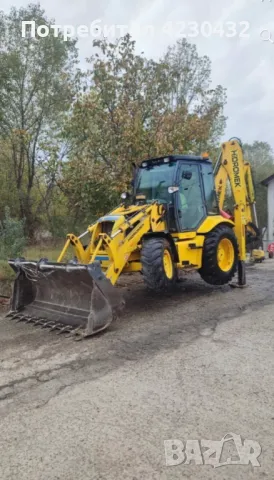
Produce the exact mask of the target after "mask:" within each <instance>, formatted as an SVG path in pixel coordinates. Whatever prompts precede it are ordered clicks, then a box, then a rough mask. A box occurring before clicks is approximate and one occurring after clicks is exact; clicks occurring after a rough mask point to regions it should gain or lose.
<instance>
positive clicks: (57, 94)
mask: <svg viewBox="0 0 274 480" xmlns="http://www.w3.org/2000/svg"><path fill="white" fill-rule="evenodd" d="M30 20H32V21H35V22H36V27H38V26H39V25H47V26H50V25H51V24H53V23H54V21H53V20H49V19H48V18H47V17H46V16H45V12H44V10H43V9H41V7H40V5H39V4H30V5H28V6H27V7H26V8H20V9H18V10H17V9H16V8H12V9H11V11H10V13H9V14H8V15H5V14H4V13H3V12H1V14H0V44H1V50H0V64H1V70H0V140H1V141H2V142H4V143H5V146H6V149H5V152H1V158H0V160H1V164H2V165H3V166H4V168H7V167H6V165H7V164H8V166H9V169H10V171H11V172H12V176H13V179H14V185H15V188H16V192H17V202H18V208H19V212H18V213H19V216H20V217H21V218H25V220H26V222H25V224H26V230H27V233H28V235H29V236H30V237H32V236H33V234H34V230H35V227H36V225H37V223H38V218H39V214H41V207H42V206H43V207H44V206H46V203H45V202H44V201H43V202H41V199H42V198H43V197H41V196H40V195H39V188H38V187H39V185H38V179H37V177H36V174H37V171H38V169H39V168H40V167H41V159H44V162H43V164H44V168H46V169H47V170H48V168H50V169H52V162H51V160H50V159H51V156H50V155H49V152H50V151H51V150H52V149H53V150H54V155H55V159H56V146H57V145H60V144H61V143H60V140H59V137H58V136H59V133H60V129H61V124H62V122H63V121H64V115H65V113H66V112H67V111H68V110H69V108H70V107H71V104H72V100H73V95H74V83H75V74H76V72H75V64H76V62H77V50H76V47H75V44H76V40H70V39H69V40H68V41H66V42H64V41H63V39H62V36H61V33H59V34H58V35H57V36H55V35H54V32H53V30H50V33H49V35H48V36H47V37H44V38H41V37H38V36H36V37H31V36H30V35H26V37H25V38H22V21H30ZM45 144H46V149H45ZM62 155H63V154H61V156H62ZM55 163H56V162H55ZM40 173H41V168H40ZM52 174H53V172H52ZM53 177H54V176H53ZM53 177H52V179H53ZM54 180H55V179H54ZM40 183H41V182H40ZM45 188H46V191H45V190H44V191H43V195H45V196H46V197H47V199H48V197H49V196H50V194H51V192H52V182H51V183H50V184H48V185H44V186H43V189H45ZM34 192H36V195H38V198H36V196H35V195H34Z"/></svg>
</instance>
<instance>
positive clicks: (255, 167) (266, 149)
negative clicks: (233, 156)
mask: <svg viewBox="0 0 274 480" xmlns="http://www.w3.org/2000/svg"><path fill="white" fill-rule="evenodd" d="M243 149H244V156H245V159H246V160H247V161H249V162H250V163H251V165H252V171H253V178H254V184H255V191H256V206H257V213H258V220H259V225H260V227H261V228H263V227H265V226H267V189H266V188H265V187H264V186H263V185H262V184H261V182H262V180H264V179H265V178H267V177H268V176H269V175H272V174H273V172H274V155H273V151H272V148H271V146H270V145H269V144H268V143H267V142H259V141H255V142H253V144H244V145H243Z"/></svg>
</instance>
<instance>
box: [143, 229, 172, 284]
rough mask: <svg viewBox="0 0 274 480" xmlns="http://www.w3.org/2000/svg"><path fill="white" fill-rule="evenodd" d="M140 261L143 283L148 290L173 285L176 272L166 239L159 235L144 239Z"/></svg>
mask: <svg viewBox="0 0 274 480" xmlns="http://www.w3.org/2000/svg"><path fill="white" fill-rule="evenodd" d="M141 263H142V273H143V278H144V283H145V285H146V286H147V287H148V288H149V289H150V290H153V291H155V292H162V291H165V290H168V289H170V288H172V287H174V285H175V283H176V279H177V272H176V266H175V263H174V257H173V253H172V248H171V245H170V243H169V242H168V240H166V239H165V238H161V237H158V238H157V237H152V238H148V239H147V240H144V242H143V247H142V251H141Z"/></svg>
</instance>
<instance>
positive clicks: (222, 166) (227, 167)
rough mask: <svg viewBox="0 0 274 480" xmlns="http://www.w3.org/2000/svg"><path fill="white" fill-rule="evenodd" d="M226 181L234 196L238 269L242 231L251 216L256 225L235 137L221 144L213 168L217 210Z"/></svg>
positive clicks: (243, 247) (242, 252)
mask: <svg viewBox="0 0 274 480" xmlns="http://www.w3.org/2000/svg"><path fill="white" fill-rule="evenodd" d="M227 180H229V183H230V186H231V191H232V195H233V199H234V223H235V235H236V237H237V240H238V245H239V262H240V266H239V267H240V268H239V270H241V268H243V269H244V266H243V262H244V261H245V260H246V231H247V229H248V226H249V225H250V224H251V223H253V218H254V222H255V224H256V226H257V215H256V206H255V205H256V202H255V191H254V185H253V179H252V172H251V167H250V164H249V163H245V161H244V158H243V150H242V147H241V144H240V142H239V141H238V140H236V139H231V140H230V141H228V142H225V143H223V145H222V152H221V155H220V158H219V161H218V162H217V165H216V168H215V185H216V190H217V194H218V198H219V206H220V208H221V209H223V206H224V201H225V197H226V189H227ZM243 276H244V273H243ZM239 280H240V279H239ZM242 280H243V279H242Z"/></svg>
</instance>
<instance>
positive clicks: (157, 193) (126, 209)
mask: <svg viewBox="0 0 274 480" xmlns="http://www.w3.org/2000/svg"><path fill="white" fill-rule="evenodd" d="M214 181H215V184H214ZM228 182H229V183H230V186H231V191H232V195H233V200H234V207H233V214H232V215H227V214H225V213H224V212H223V208H224V203H225V199H226V190H227V183H228ZM254 218H255V220H254ZM186 221H188V223H186ZM257 230H258V229H257V219H256V210H255V195H254V188H253V182H252V176H251V169H250V165H249V164H248V163H247V162H244V159H243V153H242V148H241V144H240V142H239V141H238V140H235V139H232V140H231V141H229V142H225V143H224V144H223V145H222V151H221V155H220V158H219V161H218V163H217V165H216V167H215V171H213V167H212V164H211V162H210V160H209V159H208V157H207V156H204V157H194V156H191V155H188V156H169V157H160V158H157V159H150V160H148V161H145V162H143V163H142V164H141V166H140V167H139V169H138V170H137V173H136V174H135V178H134V189H133V194H132V196H131V197H129V198H127V199H125V200H124V202H123V203H122V204H121V205H119V206H118V207H117V208H115V209H114V210H113V211H112V212H110V213H108V214H107V215H105V216H103V217H101V218H99V219H98V220H97V221H96V222H95V223H94V224H93V225H90V226H89V227H88V228H87V231H86V232H84V233H83V234H82V235H80V236H76V235H74V234H68V235H67V240H66V242H65V245H64V248H63V249H62V251H61V253H60V255H59V258H58V260H57V263H52V262H48V261H47V260H41V261H40V262H30V261H25V260H22V259H19V260H10V261H9V263H10V265H11V267H12V268H13V269H14V270H15V271H16V273H17V279H16V281H15V285H14V293H13V297H12V302H11V305H12V308H11V312H10V313H9V315H10V316H11V317H12V318H19V319H22V320H27V321H29V322H32V321H33V322H36V323H38V324H42V325H45V326H49V327H50V328H53V329H55V328H57V329H59V330H60V331H67V332H68V333H71V332H75V331H76V332H77V333H79V331H80V333H81V335H82V336H87V335H92V334H94V333H97V332H99V331H101V330H103V329H104V328H106V327H107V326H108V325H109V324H110V323H111V321H112V320H113V318H114V316H115V314H116V311H118V310H119V308H120V307H121V305H122V303H123V302H122V300H121V298H120V296H119V292H118V289H116V288H114V285H115V284H116V282H117V280H118V279H119V278H120V276H121V275H122V274H127V273H132V272H141V273H142V274H143V278H144V281H145V283H146V284H147V286H148V287H149V288H151V289H154V290H156V291H162V290H164V289H165V288H168V287H173V286H174V285H175V281H176V279H177V278H178V277H177V273H178V271H180V270H186V271H188V270H198V271H199V272H200V274H201V276H202V278H203V279H204V280H205V281H206V282H208V283H211V284H214V285H223V284H225V283H228V282H229V281H230V280H231V279H232V277H233V276H234V274H235V273H236V270H237V269H238V277H239V285H240V286H243V285H244V284H245V268H244V265H245V263H244V262H245V259H246V245H247V238H248V237H249V236H251V237H252V238H254V236H256V235H257V233H258V232H257ZM84 239H85V240H86V239H88V240H87V241H84ZM71 247H72V250H73V251H72V254H71V261H70V262H69V263H66V262H65V258H66V257H67V254H68V251H69V249H70V250H71ZM76 284H77V288H76V287H75V288H74V285H76ZM56 325H57V327H56Z"/></svg>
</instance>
